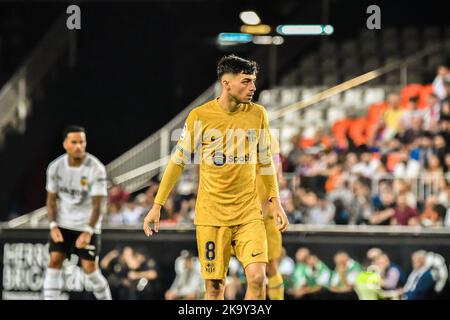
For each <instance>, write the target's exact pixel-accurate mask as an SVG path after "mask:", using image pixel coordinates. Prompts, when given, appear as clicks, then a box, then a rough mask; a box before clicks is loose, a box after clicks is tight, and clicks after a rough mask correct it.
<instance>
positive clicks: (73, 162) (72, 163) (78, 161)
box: [68, 155, 86, 167]
mask: <svg viewBox="0 0 450 320" xmlns="http://www.w3.org/2000/svg"><path fill="white" fill-rule="evenodd" d="M85 158H86V155H84V156H83V157H82V158H72V157H70V156H69V157H68V160H69V167H79V166H81V165H82V164H83V161H84V159H85Z"/></svg>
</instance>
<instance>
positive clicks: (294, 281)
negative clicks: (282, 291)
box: [287, 248, 329, 300]
mask: <svg viewBox="0 0 450 320" xmlns="http://www.w3.org/2000/svg"><path fill="white" fill-rule="evenodd" d="M296 260H297V263H296V266H295V270H294V273H293V275H292V278H291V286H290V288H289V289H288V291H287V293H288V295H290V296H291V297H292V298H294V299H296V300H316V299H320V298H322V297H323V287H324V286H325V285H326V282H327V279H328V278H329V270H328V273H327V269H328V268H327V267H326V266H325V264H323V263H322V262H321V261H320V260H318V259H317V257H315V258H314V257H312V255H311V254H310V252H309V250H308V249H306V248H299V249H298V250H297V253H296ZM312 265H313V266H314V267H315V268H316V269H315V270H314V271H313V269H312V268H311V266H312ZM318 281H319V282H320V283H318Z"/></svg>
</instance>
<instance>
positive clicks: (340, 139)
mask: <svg viewBox="0 0 450 320" xmlns="http://www.w3.org/2000/svg"><path fill="white" fill-rule="evenodd" d="M351 123H352V120H350V119H347V118H344V119H341V120H338V121H336V122H335V123H334V124H333V127H332V129H331V131H332V132H333V135H334V137H335V139H336V144H337V146H338V147H339V148H341V149H347V147H348V142H347V130H348V128H349V126H350V124H351Z"/></svg>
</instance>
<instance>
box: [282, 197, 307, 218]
mask: <svg viewBox="0 0 450 320" xmlns="http://www.w3.org/2000/svg"><path fill="white" fill-rule="evenodd" d="M285 202H286V204H285V205H284V206H283V208H284V211H285V212H286V216H287V218H288V221H289V223H290V224H298V223H302V222H303V212H302V211H300V210H298V209H297V208H296V207H295V205H294V199H293V197H292V196H291V197H290V198H289V199H287V200H286V201H285Z"/></svg>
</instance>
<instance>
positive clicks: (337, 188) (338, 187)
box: [327, 175, 354, 208]
mask: <svg viewBox="0 0 450 320" xmlns="http://www.w3.org/2000/svg"><path fill="white" fill-rule="evenodd" d="M327 200H328V201H331V202H334V201H336V200H340V201H341V202H342V204H343V206H344V207H345V208H349V207H350V206H351V204H352V203H353V201H354V195H353V192H352V191H351V190H350V189H349V186H348V182H347V180H346V179H345V177H344V176H343V175H339V176H338V177H336V179H335V181H334V188H333V190H331V191H330V192H328V194H327Z"/></svg>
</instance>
